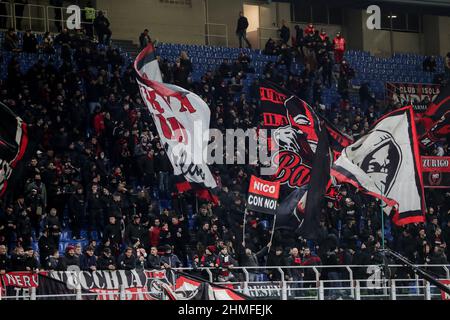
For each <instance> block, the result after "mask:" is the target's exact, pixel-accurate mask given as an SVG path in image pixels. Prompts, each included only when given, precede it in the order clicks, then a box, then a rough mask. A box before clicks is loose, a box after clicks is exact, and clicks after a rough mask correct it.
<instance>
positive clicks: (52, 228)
mask: <svg viewBox="0 0 450 320" xmlns="http://www.w3.org/2000/svg"><path fill="white" fill-rule="evenodd" d="M57 213H58V212H57V211H56V209H55V208H51V209H50V213H49V215H48V216H47V218H46V219H45V221H44V227H45V228H47V229H48V230H49V233H48V236H49V237H50V238H51V240H52V241H53V243H54V246H55V247H57V246H58V245H59V238H60V236H61V222H60V221H59V217H58V215H57Z"/></svg>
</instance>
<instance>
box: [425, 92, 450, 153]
mask: <svg viewBox="0 0 450 320" xmlns="http://www.w3.org/2000/svg"><path fill="white" fill-rule="evenodd" d="M418 127H419V129H420V131H423V132H422V135H421V136H420V143H421V145H422V146H424V147H429V146H431V145H433V144H434V143H436V142H437V141H439V140H441V139H445V138H446V137H448V136H449V135H450V85H447V86H446V87H445V88H443V89H442V90H441V92H440V93H439V95H438V96H437V97H436V99H435V100H434V101H433V102H432V103H431V105H430V106H429V107H428V109H427V111H426V112H425V113H424V114H423V115H422V116H421V117H420V119H419V121H418Z"/></svg>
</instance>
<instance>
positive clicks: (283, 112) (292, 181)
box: [260, 82, 318, 189]
mask: <svg viewBox="0 0 450 320" xmlns="http://www.w3.org/2000/svg"><path fill="white" fill-rule="evenodd" d="M260 97H261V107H260V110H261V114H262V118H263V128H264V129H274V130H273V132H272V136H271V137H270V138H269V139H268V140H269V148H271V149H274V148H273V147H271V146H275V144H276V145H277V146H278V151H277V152H276V153H275V154H273V156H272V161H273V162H274V164H275V166H276V167H277V168H278V169H277V172H276V173H275V175H274V176H273V177H272V178H273V180H274V181H279V182H280V184H281V185H285V186H287V187H288V188H290V189H295V188H300V187H302V186H304V185H306V184H308V182H309V180H310V171H311V167H312V162H313V158H314V153H315V151H316V148H317V144H318V135H317V131H316V130H317V122H318V119H317V118H316V116H315V114H313V113H312V112H311V110H310V108H309V106H308V105H307V104H306V103H305V102H304V101H302V100H300V99H299V98H297V97H295V96H289V95H288V93H286V92H285V91H284V90H280V89H279V88H277V87H276V86H275V85H273V84H271V83H268V82H266V83H264V84H262V85H261V87H260Z"/></svg>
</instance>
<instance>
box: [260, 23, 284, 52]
mask: <svg viewBox="0 0 450 320" xmlns="http://www.w3.org/2000/svg"><path fill="white" fill-rule="evenodd" d="M278 30H279V28H266V27H259V28H258V30H257V33H258V45H259V48H260V49H264V48H265V46H266V42H267V40H269V39H270V38H272V40H274V41H275V42H276V41H278V40H281V38H280V37H279V32H278Z"/></svg>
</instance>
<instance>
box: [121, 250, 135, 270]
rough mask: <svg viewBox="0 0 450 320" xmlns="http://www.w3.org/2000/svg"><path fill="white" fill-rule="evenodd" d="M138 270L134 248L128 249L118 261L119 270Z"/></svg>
mask: <svg viewBox="0 0 450 320" xmlns="http://www.w3.org/2000/svg"><path fill="white" fill-rule="evenodd" d="M135 268H136V256H135V255H134V254H133V248H131V247H128V248H126V249H125V251H124V253H123V254H121V255H120V256H119V260H118V261H117V269H119V270H133V269H135Z"/></svg>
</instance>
